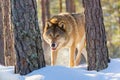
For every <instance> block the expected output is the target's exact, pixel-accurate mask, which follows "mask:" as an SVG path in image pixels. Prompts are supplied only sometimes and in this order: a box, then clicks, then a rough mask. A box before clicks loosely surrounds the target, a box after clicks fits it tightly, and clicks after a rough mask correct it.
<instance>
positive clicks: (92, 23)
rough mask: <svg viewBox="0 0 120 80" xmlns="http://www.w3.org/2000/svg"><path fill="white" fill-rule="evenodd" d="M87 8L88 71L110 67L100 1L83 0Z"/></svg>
mask: <svg viewBox="0 0 120 80" xmlns="http://www.w3.org/2000/svg"><path fill="white" fill-rule="evenodd" d="M83 6H84V8H85V22H86V23H85V26H86V44H87V45H86V47H87V53H88V70H97V71H99V70H102V69H105V68H107V67H108V61H109V56H108V48H107V41H106V35H105V27H104V23H103V13H102V8H101V3H100V0H92V1H91V0H83Z"/></svg>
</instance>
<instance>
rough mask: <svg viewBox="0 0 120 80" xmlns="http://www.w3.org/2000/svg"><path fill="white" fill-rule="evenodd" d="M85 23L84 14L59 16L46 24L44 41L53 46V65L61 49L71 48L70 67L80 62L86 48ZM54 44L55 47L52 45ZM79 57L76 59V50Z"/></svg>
mask: <svg viewBox="0 0 120 80" xmlns="http://www.w3.org/2000/svg"><path fill="white" fill-rule="evenodd" d="M84 26H85V21H84V15H83V14H69V13H65V14H59V15H55V16H53V17H52V18H50V19H49V20H48V21H47V22H46V26H45V28H44V31H43V38H44V40H45V41H46V42H47V43H48V44H49V45H51V46H52V47H51V65H54V64H55V61H56V58H57V53H58V51H59V50H60V49H61V48H69V53H70V58H69V65H70V67H73V66H74V65H78V63H79V62H80V56H81V51H82V49H83V48H84V46H85V27H84ZM52 44H53V45H52ZM76 48H77V49H78V55H77V57H76V60H75V59H74V58H75V50H76Z"/></svg>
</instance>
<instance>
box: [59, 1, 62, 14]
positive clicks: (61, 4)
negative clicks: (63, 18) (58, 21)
mask: <svg viewBox="0 0 120 80" xmlns="http://www.w3.org/2000/svg"><path fill="white" fill-rule="evenodd" d="M59 3H60V4H59V5H60V13H61V12H62V0H59Z"/></svg>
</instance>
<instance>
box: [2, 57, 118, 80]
mask: <svg viewBox="0 0 120 80" xmlns="http://www.w3.org/2000/svg"><path fill="white" fill-rule="evenodd" d="M119 68H120V58H118V59H111V63H109V66H108V68H106V69H104V70H102V71H99V72H96V71H87V66H86V65H85V64H82V65H80V66H76V67H74V68H69V67H65V66H47V67H44V68H42V69H38V70H35V71H33V72H31V73H29V74H27V75H24V76H20V75H19V74H14V67H13V66H8V67H5V66H2V65H0V80H88V79H89V80H120V69H119Z"/></svg>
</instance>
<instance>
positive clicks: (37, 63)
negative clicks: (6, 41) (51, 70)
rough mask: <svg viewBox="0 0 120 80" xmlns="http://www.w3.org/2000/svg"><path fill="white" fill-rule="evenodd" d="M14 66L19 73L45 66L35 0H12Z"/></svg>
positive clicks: (22, 73)
mask: <svg viewBox="0 0 120 80" xmlns="http://www.w3.org/2000/svg"><path fill="white" fill-rule="evenodd" d="M12 20H13V25H14V36H15V50H16V59H17V61H16V68H15V72H16V73H20V74H21V75H24V74H27V73H29V72H31V71H33V70H36V69H39V68H42V67H44V66H45V60H44V54H43V49H42V41H41V34H40V29H39V26H38V18H37V4H36V0H12Z"/></svg>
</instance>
